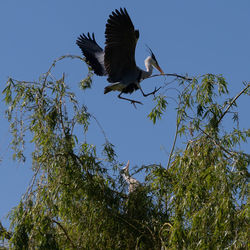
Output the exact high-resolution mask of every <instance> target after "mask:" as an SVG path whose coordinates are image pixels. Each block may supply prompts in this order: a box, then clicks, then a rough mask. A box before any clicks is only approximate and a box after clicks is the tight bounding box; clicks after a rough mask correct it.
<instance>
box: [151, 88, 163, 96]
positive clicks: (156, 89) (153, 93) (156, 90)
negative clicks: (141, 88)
mask: <svg viewBox="0 0 250 250" xmlns="http://www.w3.org/2000/svg"><path fill="white" fill-rule="evenodd" d="M160 89H161V87H159V88H156V87H155V90H154V91H153V92H152V95H154V96H155V93H156V92H158V91H159V90H160Z"/></svg>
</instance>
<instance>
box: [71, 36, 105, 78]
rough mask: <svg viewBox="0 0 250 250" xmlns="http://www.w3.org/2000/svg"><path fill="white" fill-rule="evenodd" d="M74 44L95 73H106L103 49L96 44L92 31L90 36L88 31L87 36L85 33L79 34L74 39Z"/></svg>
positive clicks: (100, 74)
mask: <svg viewBox="0 0 250 250" xmlns="http://www.w3.org/2000/svg"><path fill="white" fill-rule="evenodd" d="M76 44H77V45H78V46H79V48H80V49H81V51H82V53H83V55H84V56H85V58H86V61H87V63H88V64H89V65H90V66H91V68H92V69H93V70H94V72H95V74H97V75H99V76H103V75H106V70H105V67H104V51H103V49H102V48H101V47H100V46H99V45H98V44H97V42H96V40H95V36H94V33H93V34H92V37H91V35H90V34H89V33H88V34H87V36H86V35H85V34H82V35H80V36H79V37H78V38H77V40H76Z"/></svg>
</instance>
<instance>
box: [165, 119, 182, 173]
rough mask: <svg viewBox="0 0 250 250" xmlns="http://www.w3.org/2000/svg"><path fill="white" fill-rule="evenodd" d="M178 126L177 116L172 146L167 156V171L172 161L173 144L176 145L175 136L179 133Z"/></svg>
mask: <svg viewBox="0 0 250 250" xmlns="http://www.w3.org/2000/svg"><path fill="white" fill-rule="evenodd" d="M179 125H180V122H178V114H177V120H176V131H175V136H174V142H173V146H172V148H171V152H170V155H169V158H168V164H167V169H168V168H169V165H170V163H171V159H172V155H173V152H174V148H175V144H176V140H177V135H178V131H179Z"/></svg>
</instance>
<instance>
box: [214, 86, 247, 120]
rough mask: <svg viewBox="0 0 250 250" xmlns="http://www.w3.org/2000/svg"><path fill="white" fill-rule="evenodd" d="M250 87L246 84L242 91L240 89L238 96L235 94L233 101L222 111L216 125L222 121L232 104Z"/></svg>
mask: <svg viewBox="0 0 250 250" xmlns="http://www.w3.org/2000/svg"><path fill="white" fill-rule="evenodd" d="M249 87H250V84H248V85H247V86H246V87H245V88H244V89H242V90H241V91H240V93H239V94H237V95H236V96H235V97H234V99H233V100H232V101H231V102H230V103H229V104H228V106H227V108H226V110H225V111H224V113H223V114H222V115H221V117H220V119H219V121H218V124H219V123H220V122H221V120H222V119H223V117H224V116H225V115H226V114H227V113H228V110H229V109H230V108H231V107H232V105H233V104H234V102H235V101H236V100H237V99H238V98H239V97H240V96H241V95H242V94H243V93H244V92H245V91H246V90H247V89H248V88H249Z"/></svg>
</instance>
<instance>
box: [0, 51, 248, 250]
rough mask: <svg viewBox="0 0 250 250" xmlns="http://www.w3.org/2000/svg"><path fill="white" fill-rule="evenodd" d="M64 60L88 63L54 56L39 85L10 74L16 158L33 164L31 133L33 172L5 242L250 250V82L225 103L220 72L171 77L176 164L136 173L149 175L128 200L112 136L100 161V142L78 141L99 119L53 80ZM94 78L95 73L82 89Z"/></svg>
mask: <svg viewBox="0 0 250 250" xmlns="http://www.w3.org/2000/svg"><path fill="white" fill-rule="evenodd" d="M65 57H70V58H78V59H81V58H80V57H76V56H63V57H61V58H59V59H58V60H55V61H54V63H53V64H52V66H51V68H50V69H49V70H48V72H47V73H45V74H44V75H42V76H41V77H40V79H39V81H37V82H27V81H18V80H14V79H12V78H9V79H8V82H7V85H6V88H5V89H4V91H3V93H4V95H5V102H6V104H7V105H8V109H7V111H6V113H7V116H8V119H9V121H10V127H11V131H12V135H13V141H12V146H13V149H14V152H15V153H14V158H15V159H18V160H25V156H24V151H23V148H24V147H23V146H24V143H25V141H24V135H25V134H28V135H29V136H30V137H32V143H33V145H34V151H33V153H32V160H33V163H32V169H33V171H34V176H33V179H32V182H31V184H30V186H29V187H28V189H27V192H26V193H25V194H24V196H23V198H22V200H21V201H20V203H19V204H18V206H17V207H16V208H14V209H13V210H12V212H11V213H10V220H11V227H10V228H9V229H8V230H6V229H4V228H3V227H1V231H0V233H1V236H2V239H4V238H5V239H8V240H9V244H10V245H11V246H12V247H13V248H14V249H33V248H38V249H111V248H113V249H183V248H184V249H214V248H218V249H224V248H235V249H246V248H247V246H248V245H247V244H248V242H247V222H248V221H247V220H248V213H249V200H248V199H247V198H248V197H247V188H248V186H247V184H248V182H247V178H248V177H249V173H248V169H247V168H248V166H249V162H250V156H249V155H248V154H246V153H244V152H241V151H239V148H238V146H239V145H240V144H241V143H242V142H246V141H247V138H248V137H249V136H250V130H249V129H248V130H240V129H239V127H238V126H237V125H238V123H239V121H238V115H237V112H236V111H234V112H232V107H233V106H235V107H236V101H237V100H238V98H240V97H241V96H242V95H249V94H250V93H249V89H250V88H249V87H250V84H249V83H244V88H243V89H242V90H241V91H240V93H239V94H238V95H237V96H235V97H234V98H228V99H225V98H226V96H227V95H228V90H227V83H226V81H225V79H224V78H223V77H222V76H221V75H212V74H206V75H203V76H201V77H197V78H193V79H190V78H188V77H185V76H178V75H175V74H169V75H172V76H174V77H176V82H178V84H179V87H178V91H179V94H178V96H177V98H178V107H177V116H176V134H175V139H174V143H173V146H172V150H171V153H170V156H169V160H168V164H167V166H161V165H157V164H154V165H150V166H142V167H141V168H140V169H138V170H137V171H138V172H139V171H144V173H145V175H146V178H145V179H146V182H145V183H143V185H140V186H138V187H137V188H136V189H135V191H133V192H131V193H129V194H127V192H126V191H125V183H124V180H123V178H122V176H121V173H120V171H119V168H120V167H121V164H120V163H119V162H118V161H117V157H116V154H115V150H114V146H113V145H112V143H111V142H109V141H108V140H107V139H106V143H105V144H104V145H103V155H104V156H105V159H102V160H100V157H99V156H98V155H97V153H96V147H95V146H93V145H90V144H88V143H87V142H84V143H80V142H79V141H78V135H77V133H76V132H75V128H76V127H81V128H82V129H83V130H84V131H85V133H87V131H88V126H89V123H90V122H91V121H92V120H93V119H94V120H95V117H94V116H93V115H91V114H90V113H88V110H87V107H86V106H82V107H80V106H79V105H78V102H77V100H76V98H75V95H74V93H72V92H70V90H69V88H68V86H66V84H65V81H64V80H65V77H64V74H63V75H62V78H61V79H59V80H57V79H55V78H54V77H52V75H51V71H52V68H53V67H54V66H55V64H56V62H57V61H59V60H62V59H64V58H65ZM81 60H82V59H81ZM91 76H92V72H91V69H89V73H88V76H87V77H86V79H84V80H83V81H82V82H81V83H82V88H83V89H85V88H88V87H90V86H91V82H92V79H91ZM165 87H166V86H165ZM222 99H224V102H222V103H221V100H222ZM167 101H168V99H167V97H166V96H163V95H158V96H156V97H155V102H156V104H155V107H154V109H153V110H152V111H151V112H150V114H149V119H151V120H152V122H154V123H155V122H157V121H158V119H160V118H161V117H162V116H163V115H167V114H166V113H165V110H166V107H167V104H168V102H167ZM69 111H70V112H69ZM229 111H230V112H231V113H232V114H233V117H232V118H233V121H232V125H231V126H230V128H229V129H226V128H223V127H222V126H221V122H222V120H223V119H224V117H225V116H226V115H228V114H229ZM91 119H92V120H91ZM184 135H185V137H184ZM177 138H182V140H186V147H185V148H183V149H176V141H177ZM108 169H109V170H108ZM110 169H112V170H110Z"/></svg>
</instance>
